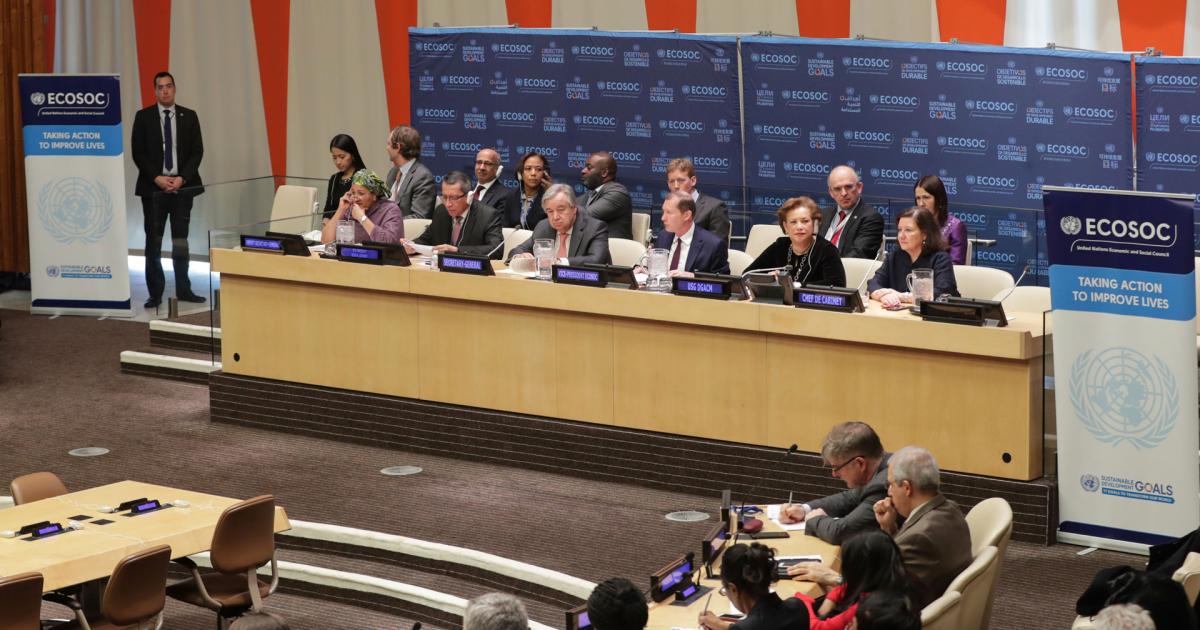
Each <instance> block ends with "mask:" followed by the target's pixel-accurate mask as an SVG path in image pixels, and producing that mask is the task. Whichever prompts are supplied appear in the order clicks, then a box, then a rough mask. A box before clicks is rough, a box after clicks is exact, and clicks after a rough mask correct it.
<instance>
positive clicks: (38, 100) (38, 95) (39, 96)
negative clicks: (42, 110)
mask: <svg viewBox="0 0 1200 630" xmlns="http://www.w3.org/2000/svg"><path fill="white" fill-rule="evenodd" d="M29 102H30V103H33V104H34V105H35V106H37V105H42V104H44V103H45V102H46V95H45V93H43V92H34V93H33V94H30V95H29Z"/></svg>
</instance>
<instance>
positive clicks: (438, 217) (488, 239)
mask: <svg viewBox="0 0 1200 630" xmlns="http://www.w3.org/2000/svg"><path fill="white" fill-rule="evenodd" d="M470 186H471V180H470V179H469V178H468V177H467V174H466V173H463V172H460V171H451V172H449V173H447V174H446V176H445V177H443V178H442V204H441V205H439V206H438V207H437V208H435V209H434V211H433V220H432V221H431V222H430V223H429V228H428V229H426V230H425V231H424V232H422V233H421V235H420V236H418V237H417V238H416V239H415V240H414V241H413V243H415V244H417V245H426V246H431V247H433V250H434V251H436V252H438V253H451V254H452V253H455V252H461V253H463V254H472V255H475V256H490V257H492V258H495V259H499V258H500V254H501V252H500V250H501V249H503V248H502V247H501V244H502V243H504V232H503V230H502V229H501V227H500V213H499V212H497V211H496V209H495V208H493V207H491V206H489V205H487V204H485V203H483V202H481V201H478V200H474V199H471V195H470ZM405 250H406V251H408V253H409V254H413V253H415V251H416V250H414V249H413V248H412V247H411V246H410V245H409V244H408V243H405Z"/></svg>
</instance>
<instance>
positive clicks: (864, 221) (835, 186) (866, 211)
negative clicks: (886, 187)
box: [825, 164, 883, 258]
mask: <svg viewBox="0 0 1200 630" xmlns="http://www.w3.org/2000/svg"><path fill="white" fill-rule="evenodd" d="M827 183H828V185H829V196H830V197H832V198H833V200H834V202H836V203H837V210H836V211H834V212H833V213H832V215H833V216H832V217H831V218H830V220H829V226H828V227H827V228H826V229H825V239H826V240H828V241H829V242H830V243H833V244H834V245H835V246H837V248H838V254H839V255H840V256H841V257H842V258H875V257H876V256H877V255H878V254H879V248H880V246H882V245H883V217H882V216H880V215H879V213H878V212H876V210H875V208H872V207H871V205H870V204H868V203H864V202H863V200H862V191H863V185H862V181H860V180H859V179H858V173H857V172H855V171H854V169H853V168H852V167H850V166H847V165H845V164H843V165H841V166H836V167H834V169H833V170H831V171H829V179H828V181H827Z"/></svg>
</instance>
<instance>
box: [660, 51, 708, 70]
mask: <svg viewBox="0 0 1200 630" xmlns="http://www.w3.org/2000/svg"><path fill="white" fill-rule="evenodd" d="M654 54H655V55H656V56H657V57H658V58H659V59H661V60H662V62H663V65H664V66H685V65H687V64H689V63H695V62H697V61H700V60H701V59H702V57H701V56H700V51H699V50H688V49H683V48H659V49H658V50H656V51H655V52H654Z"/></svg>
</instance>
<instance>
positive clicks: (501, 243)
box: [418, 239, 504, 630]
mask: <svg viewBox="0 0 1200 630" xmlns="http://www.w3.org/2000/svg"><path fill="white" fill-rule="evenodd" d="M501 247H504V239H500V242H499V243H497V244H496V246H495V247H493V248H492V251H490V252H488V253H486V254H484V255H483V257H484V258H491V257H492V254H495V253H496V250H498V249H500V248H501ZM418 623H419V622H418ZM418 630H419V629H418Z"/></svg>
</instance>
